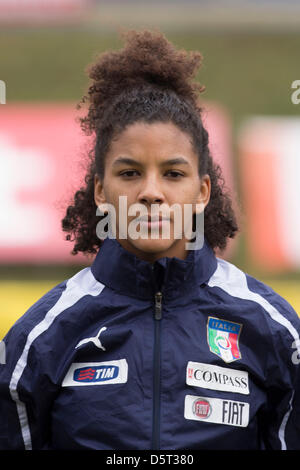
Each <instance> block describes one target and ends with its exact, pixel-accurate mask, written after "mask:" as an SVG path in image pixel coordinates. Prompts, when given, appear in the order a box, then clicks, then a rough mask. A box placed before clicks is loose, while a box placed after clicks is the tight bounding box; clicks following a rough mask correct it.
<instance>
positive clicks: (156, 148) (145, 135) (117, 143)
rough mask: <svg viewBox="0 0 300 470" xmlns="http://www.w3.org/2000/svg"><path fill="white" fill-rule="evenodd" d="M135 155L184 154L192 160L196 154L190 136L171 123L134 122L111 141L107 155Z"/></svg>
mask: <svg viewBox="0 0 300 470" xmlns="http://www.w3.org/2000/svg"><path fill="white" fill-rule="evenodd" d="M121 153H122V154H131V155H134V156H135V157H140V158H142V157H147V158H148V157H149V156H150V155H151V156H152V157H161V158H164V157H167V156H175V155H179V154H180V155H184V156H185V157H186V158H189V159H191V160H194V159H195V158H197V157H196V154H195V152H194V149H193V145H192V142H191V137H190V136H189V134H187V133H186V132H183V131H182V130H181V129H179V127H177V126H176V125H175V124H173V123H170V122H168V123H162V122H157V123H152V124H148V123H142V122H139V123H135V124H131V125H129V126H128V127H127V128H126V129H125V130H124V131H122V132H121V133H120V134H118V135H117V136H116V138H115V139H113V141H112V142H111V145H110V150H109V152H108V155H107V157H108V158H109V157H110V158H112V159H114V158H116V157H117V156H119V155H120V154H121Z"/></svg>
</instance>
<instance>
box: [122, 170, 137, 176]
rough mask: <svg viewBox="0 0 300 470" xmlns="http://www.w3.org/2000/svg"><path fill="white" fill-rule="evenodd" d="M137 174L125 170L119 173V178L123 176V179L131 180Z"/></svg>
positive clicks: (133, 171)
mask: <svg viewBox="0 0 300 470" xmlns="http://www.w3.org/2000/svg"><path fill="white" fill-rule="evenodd" d="M137 174H138V172H137V171H136V170H126V171H123V172H122V173H120V176H124V177H125V178H131V177H133V176H136V175H137Z"/></svg>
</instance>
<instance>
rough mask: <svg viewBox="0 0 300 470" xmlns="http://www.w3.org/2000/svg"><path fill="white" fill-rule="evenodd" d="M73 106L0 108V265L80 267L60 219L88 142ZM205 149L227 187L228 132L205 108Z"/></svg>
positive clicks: (221, 116) (78, 180)
mask: <svg viewBox="0 0 300 470" xmlns="http://www.w3.org/2000/svg"><path fill="white" fill-rule="evenodd" d="M78 116H79V114H78V111H76V108H75V104H74V105H73V104H59V103H58V104H45V103H40V104H9V105H3V106H2V107H1V108H0V162H1V173H0V201H1V209H2V210H1V212H0V261H1V262H5V263H11V262H13V263H22V262H30V263H42V262H43V263H56V262H76V263H77V262H81V263H82V262H84V261H86V257H84V256H78V255H77V256H75V257H74V256H72V255H70V251H71V249H72V243H71V242H68V241H66V240H65V239H64V237H65V234H64V233H63V232H62V229H61V219H62V218H63V217H64V215H65V211H66V208H67V206H68V204H69V203H70V202H71V200H72V197H73V195H74V193H75V191H76V190H78V189H79V188H80V186H81V184H82V183H83V180H84V176H85V169H86V166H84V162H85V161H86V157H87V152H88V149H89V145H90V144H91V139H92V138H91V137H87V136H86V135H85V134H83V133H82V131H81V128H80V125H79V123H77V122H76V121H75V118H76V117H78ZM203 119H204V122H205V126H206V127H207V129H208V131H209V134H210V142H211V143H210V148H211V151H212V154H213V156H214V158H215V160H216V161H217V162H218V163H219V164H220V165H221V166H222V168H223V172H224V176H225V180H226V182H227V185H228V186H229V187H233V178H232V168H231V157H232V155H231V140H230V138H231V129H230V123H229V119H228V116H227V115H226V113H225V111H224V110H222V109H220V108H218V107H217V106H215V105H211V106H210V105H208V107H207V112H206V113H205V115H204V117H203Z"/></svg>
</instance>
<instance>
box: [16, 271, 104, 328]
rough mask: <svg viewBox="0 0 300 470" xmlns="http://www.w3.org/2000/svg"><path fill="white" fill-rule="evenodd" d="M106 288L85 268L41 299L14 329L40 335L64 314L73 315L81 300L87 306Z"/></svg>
mask: <svg viewBox="0 0 300 470" xmlns="http://www.w3.org/2000/svg"><path fill="white" fill-rule="evenodd" d="M104 287H105V286H104V285H103V284H101V283H100V282H98V281H97V280H96V279H95V277H94V276H93V274H92V272H91V269H90V268H89V267H88V268H84V269H82V270H80V271H79V272H77V273H76V274H75V275H74V276H72V277H70V278H69V279H66V280H64V281H62V282H60V283H59V284H57V285H55V286H54V287H53V288H52V289H51V290H49V291H48V292H46V293H45V294H44V295H43V296H42V297H40V298H39V299H38V300H37V301H36V302H35V303H34V304H33V305H32V306H31V307H30V308H29V309H28V310H27V311H26V312H25V313H24V314H23V315H22V316H21V317H20V318H19V319H18V320H17V321H16V323H15V324H14V325H13V327H12V329H13V330H14V331H15V332H16V331H18V330H20V331H21V332H22V334H29V332H32V331H35V332H36V333H40V332H41V331H43V330H44V329H45V330H46V329H48V328H49V326H50V325H51V324H52V323H53V322H54V321H55V320H56V319H58V318H59V316H60V315H61V314H63V313H64V312H66V311H68V312H69V314H70V315H73V313H74V310H76V308H80V307H79V306H78V302H79V301H80V300H81V299H84V301H85V304H86V302H88V299H89V298H90V297H91V296H92V297H95V296H97V295H98V294H100V293H101V291H102V290H103V288H104ZM62 316H63V315H62Z"/></svg>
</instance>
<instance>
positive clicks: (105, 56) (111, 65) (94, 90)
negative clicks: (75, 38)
mask: <svg viewBox="0 0 300 470" xmlns="http://www.w3.org/2000/svg"><path fill="white" fill-rule="evenodd" d="M122 37H123V38H124V39H125V46H124V47H123V48H122V49H120V50H118V51H108V52H104V53H102V54H100V55H99V56H98V57H97V59H96V61H95V62H94V63H92V64H90V65H89V66H88V67H87V69H86V71H87V73H88V75H89V77H90V79H91V80H92V83H91V84H90V86H89V88H88V92H87V95H85V96H84V97H83V98H82V100H81V102H80V103H79V104H78V105H77V108H78V109H80V108H81V103H85V102H86V101H88V102H89V111H88V115H87V117H85V118H82V119H80V121H81V126H82V128H83V130H84V131H85V132H87V133H89V134H90V133H91V132H92V131H93V130H94V129H95V128H96V127H97V122H98V120H99V119H100V120H101V116H102V114H103V111H104V109H105V108H106V106H108V105H109V103H110V102H111V101H112V100H113V99H114V98H115V97H116V96H118V95H119V94H120V93H121V92H122V91H123V90H124V89H125V88H132V87H138V86H141V85H145V84H152V85H155V86H159V87H162V88H164V89H169V90H173V91H175V92H176V93H177V94H178V95H180V96H181V97H182V98H184V99H186V100H189V101H192V102H193V104H194V105H195V106H196V105H197V98H198V94H199V93H201V92H202V91H204V89H205V87H204V86H202V85H200V84H199V83H197V82H193V79H194V77H195V75H196V73H197V70H198V68H199V67H200V65H201V62H202V55H201V54H200V52H197V51H191V52H187V51H185V50H177V49H176V48H175V46H174V45H173V44H172V43H171V42H169V41H168V40H167V39H166V37H165V36H164V35H163V34H162V33H160V32H153V31H148V30H145V31H141V32H138V31H127V32H125V33H123V34H122Z"/></svg>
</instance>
